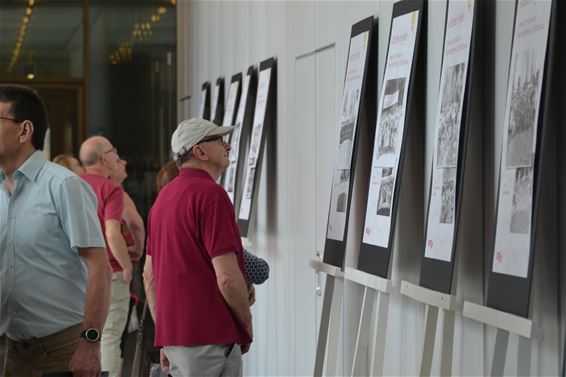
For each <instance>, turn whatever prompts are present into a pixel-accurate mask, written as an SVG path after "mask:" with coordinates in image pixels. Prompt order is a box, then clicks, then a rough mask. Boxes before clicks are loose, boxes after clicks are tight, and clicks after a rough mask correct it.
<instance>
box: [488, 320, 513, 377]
mask: <svg viewBox="0 0 566 377" xmlns="http://www.w3.org/2000/svg"><path fill="white" fill-rule="evenodd" d="M508 344H509V331H506V330H501V329H497V335H496V337H495V352H494V353H493V364H492V365H491V376H492V377H498V376H503V371H504V370H505V357H506V355H507V345H508Z"/></svg>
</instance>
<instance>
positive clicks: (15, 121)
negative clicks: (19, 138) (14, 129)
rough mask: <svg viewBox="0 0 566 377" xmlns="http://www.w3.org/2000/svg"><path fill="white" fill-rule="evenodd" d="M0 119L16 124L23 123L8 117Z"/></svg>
mask: <svg viewBox="0 0 566 377" xmlns="http://www.w3.org/2000/svg"><path fill="white" fill-rule="evenodd" d="M0 119H4V120H11V121H12V122H14V123H21V121H19V120H17V119H14V118H8V117H3V116H0Z"/></svg>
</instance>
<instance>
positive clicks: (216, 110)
mask: <svg viewBox="0 0 566 377" xmlns="http://www.w3.org/2000/svg"><path fill="white" fill-rule="evenodd" d="M210 114H211V119H212V123H214V124H216V125H219V124H221V123H220V122H221V121H222V119H223V118H224V77H219V78H218V79H217V80H216V85H215V86H214V91H213V94H212V109H211V111H210Z"/></svg>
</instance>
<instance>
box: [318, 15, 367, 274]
mask: <svg viewBox="0 0 566 377" xmlns="http://www.w3.org/2000/svg"><path fill="white" fill-rule="evenodd" d="M372 28H373V17H369V18H366V19H364V20H362V21H360V22H358V23H356V24H355V25H353V26H352V33H351V37H350V45H349V49H348V61H347V65H346V74H345V78H344V91H343V95H342V106H341V108H340V112H341V116H340V124H339V127H338V132H339V136H338V143H337V146H336V152H335V159H334V168H333V178H332V193H331V198H330V206H329V213H328V226H327V231H326V242H325V246H324V258H323V261H324V262H325V263H328V264H332V265H334V266H338V267H340V268H342V267H343V265H344V256H345V252H346V238H347V237H346V235H347V229H348V218H349V213H350V203H351V200H352V195H351V191H352V187H353V184H354V179H353V177H354V172H355V167H356V157H357V151H358V139H359V134H360V130H359V128H360V126H363V127H368V125H367V124H365V123H364V122H362V121H361V119H362V117H361V114H362V113H363V109H364V105H367V106H371V104H367V103H366V102H365V95H366V82H365V80H366V77H367V75H368V69H369V68H368V63H369V58H370V51H369V50H370V46H371V31H372Z"/></svg>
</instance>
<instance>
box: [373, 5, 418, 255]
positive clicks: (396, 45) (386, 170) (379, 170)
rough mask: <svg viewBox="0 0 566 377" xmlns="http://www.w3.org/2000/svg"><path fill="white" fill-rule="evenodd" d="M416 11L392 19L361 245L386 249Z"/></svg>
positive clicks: (399, 151) (411, 62)
mask: <svg viewBox="0 0 566 377" xmlns="http://www.w3.org/2000/svg"><path fill="white" fill-rule="evenodd" d="M418 16H419V11H414V12H411V13H407V14H404V15H402V16H398V17H395V18H394V19H393V24H392V27H391V36H390V38H389V52H388V54H387V62H386V66H385V76H384V80H383V86H382V89H381V97H380V102H379V107H378V113H377V126H376V134H375V144H374V149H373V155H372V166H371V178H370V184H369V193H368V205H367V209H366V216H365V225H364V235H363V241H362V242H363V243H365V244H369V245H375V246H380V247H388V246H389V235H390V231H391V214H392V209H393V208H392V207H393V201H394V195H395V187H396V181H397V171H398V168H399V157H400V153H401V144H402V141H403V134H404V131H405V115H406V110H407V93H408V90H409V79H410V76H411V69H412V66H413V54H414V51H415V41H416V36H417V26H418V25H417V23H418Z"/></svg>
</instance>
